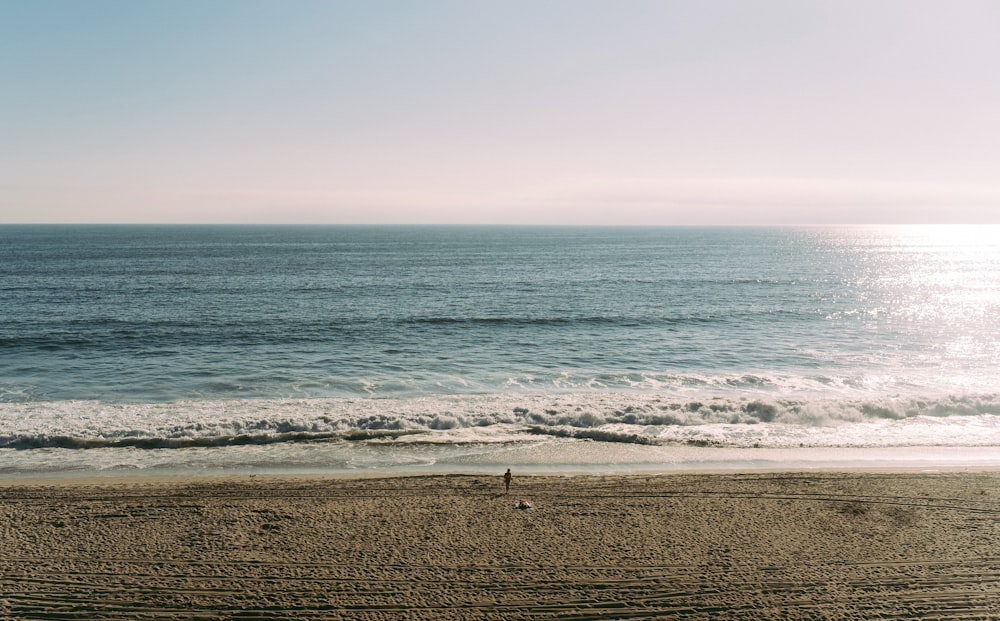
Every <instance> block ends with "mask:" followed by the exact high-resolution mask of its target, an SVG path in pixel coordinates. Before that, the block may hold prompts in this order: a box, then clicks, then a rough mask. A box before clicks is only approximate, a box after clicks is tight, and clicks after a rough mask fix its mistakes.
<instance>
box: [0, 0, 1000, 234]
mask: <svg viewBox="0 0 1000 621" xmlns="http://www.w3.org/2000/svg"><path fill="white" fill-rule="evenodd" d="M0 222H8V223H10V222H261V223H264V222H289V223H300V222H308V223H362V222H364V223H369V222H372V223H381V222H398V223H442V222H449V223H451V222H454V223H529V224H531V223H545V224H550V223H577V224H773V223H782V224H792V223H825V222H835V223H863V222H880V223H893V222H971V223H980V222H1000V2H998V1H997V0H984V1H974V0H969V1H966V0H935V1H924V0H898V1H880V0H857V1H852V0H829V1H818V0H817V1H809V0H787V1H782V0H769V1H753V0H739V1H735V0H734V1H713V0H690V1H688V0H677V1H671V0H649V1H644V0H603V1H589V0H562V1H560V0H550V1H546V0H495V1H486V0H455V1H444V0H420V1H403V0H385V1H380V0H357V1H355V2H346V1H345V2H339V1H332V0H331V1H323V2H310V1H304V0H294V1H288V0H273V1H255V0H162V1H159V2H154V1H151V0H65V1H58V0H23V1H22V0H0Z"/></svg>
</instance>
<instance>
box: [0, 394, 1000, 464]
mask: <svg viewBox="0 0 1000 621" xmlns="http://www.w3.org/2000/svg"><path fill="white" fill-rule="evenodd" d="M0 421H3V427H2V428H0V448H7V449H18V450H32V449H46V448H61V449H92V448H131V449H180V448H190V447H226V446H240V445H259V444H276V443H312V442H338V441H355V442H392V441H396V442H415V441H420V442H439V443H489V442H509V441H517V440H519V439H526V438H530V437H532V436H539V435H543V436H554V437H561V438H573V439H578V440H585V441H592V442H625V443H632V444H660V445H669V444H687V445H695V446H766V447H782V446H912V445H922V446H943V445H958V444H961V445H970V446H994V445H996V446H1000V394H977V395H941V396H934V397H932V396H894V397H888V396H884V397H879V398H856V399H851V398H829V397H827V398H811V399H810V398H774V397H771V398H767V397H762V396H760V395H757V394H754V395H749V396H745V397H734V396H727V397H720V396H708V395H706V396H704V397H703V398H698V399H691V398H688V399H682V398H677V395H670V396H664V395H656V394H648V393H638V394H636V393H627V392H622V393H615V392H601V393H596V392H595V393H576V394H574V393H570V394H555V395H523V394H507V393H503V394H492V395H451V396H435V397H420V398H410V399H387V398H385V399H361V398H358V399H354V398H325V399H260V400H253V399H249V400H240V401H179V402H168V403H138V404H136V403H103V402H99V401H56V402H33V403H24V402H19V403H0Z"/></svg>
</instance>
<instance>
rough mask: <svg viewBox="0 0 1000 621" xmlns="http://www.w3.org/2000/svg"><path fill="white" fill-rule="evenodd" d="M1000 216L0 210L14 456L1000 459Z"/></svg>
mask: <svg viewBox="0 0 1000 621" xmlns="http://www.w3.org/2000/svg"><path fill="white" fill-rule="evenodd" d="M998 367H1000V227H994V226H864V227H862V226H853V227H775V228H767V227H760V228H757V227H733V228H727V227H706V228H700V227H676V228H673V227H637V228H632V227H607V228H602V227H500V226H495V227H474V226H165V225H161V226H110V225H108V226H103V225H102V226H98V225H92V226H69V225H65V226H62V225H60V226H57V225H44V226H42V225H39V226H25V225H18V226H13V225H9V226H7V225H5V226H0V477H3V478H21V477H38V476H66V475H77V474H80V475H95V474H117V475H121V474H130V473H142V474H184V473H195V474H216V473H218V474H255V473H360V474H367V473H374V474H378V473H400V472H408V473H409V472H484V473H485V472H490V473H494V472H495V473H496V474H498V475H499V474H500V473H502V472H503V470H504V469H505V468H508V467H510V468H513V469H515V472H609V471H664V470H676V469H727V468H740V469H748V468H809V467H857V466H873V467H897V466H898V467H907V468H914V467H916V468H927V469H935V468H942V467H956V466H957V467H965V466H983V465H987V466H992V465H997V464H1000V382H998V379H997V369H998Z"/></svg>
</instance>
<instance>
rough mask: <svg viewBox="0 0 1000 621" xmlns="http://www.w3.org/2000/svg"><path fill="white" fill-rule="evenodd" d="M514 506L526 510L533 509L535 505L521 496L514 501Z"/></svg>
mask: <svg viewBox="0 0 1000 621" xmlns="http://www.w3.org/2000/svg"><path fill="white" fill-rule="evenodd" d="M514 508H515V509H521V510H524V511H527V510H528V509H534V508H535V506H534V505H533V504H531V503H530V502H528V501H527V500H525V499H524V498H522V499H521V500H518V501H517V502H516V503H514Z"/></svg>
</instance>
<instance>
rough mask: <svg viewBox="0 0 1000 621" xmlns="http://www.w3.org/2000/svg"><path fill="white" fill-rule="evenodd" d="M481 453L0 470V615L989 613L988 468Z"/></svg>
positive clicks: (992, 563)
mask: <svg viewBox="0 0 1000 621" xmlns="http://www.w3.org/2000/svg"><path fill="white" fill-rule="evenodd" d="M501 473H502V470H500V471H498V472H497V473H496V474H495V475H482V474H440V475H426V474H416V475H405V476H396V475H393V476H389V477H386V476H378V475H375V476H340V475H320V476H316V475H294V476H285V475H260V476H253V477H250V476H225V477H215V476H181V477H172V476H165V477H158V476H154V477H142V476H139V477H135V478H132V477H126V478H113V479H107V478H103V477H93V478H86V479H71V480H67V479H49V480H47V481H45V482H41V481H39V480H31V481H26V480H20V481H17V482H15V483H11V482H10V481H3V480H0V533H2V535H3V541H4V545H3V547H2V553H0V617H3V618H10V619H27V618H55V617H58V618H62V619H95V618H115V619H149V618H154V619H175V620H179V619H209V618H259V619H263V618H267V619H348V618H350V619H373V620H374V619H386V618H406V619H524V618H534V619H546V618H550V619H557V618H558V619H575V620H577V621H582V620H585V619H616V618H618V619H626V618H628V619H642V618H651V617H657V616H671V615H672V616H678V617H682V618H689V619H716V618H724V619H757V618H774V617H775V616H780V617H781V618H786V619H814V618H838V619H869V618H877V617H878V618H899V619H903V618H921V617H925V618H926V617H933V618H937V619H988V618H996V617H998V616H1000V555H997V553H996V546H995V542H996V541H997V540H998V538H1000V471H998V470H997V469H993V468H991V469H986V470H970V469H968V468H961V469H958V470H951V471H947V472H936V473H927V472H916V471H898V470H895V471H884V470H881V469H880V470H851V471H843V470H840V471H834V470H796V471H788V470H785V471H780V472H764V471H749V472H731V471H730V472H723V473H694V472H670V473H660V474H639V473H636V474H626V475H596V476H595V475H583V474H581V475H524V474H520V473H519V472H518V471H517V470H516V469H515V470H514V480H513V485H512V488H511V493H510V494H509V495H506V494H504V493H503V484H502V479H501V476H500V475H501ZM522 498H524V499H526V500H528V501H530V502H531V503H532V505H533V507H534V508H533V509H531V510H527V511H524V510H518V509H516V508H515V506H514V505H515V502H517V501H518V500H520V499H522Z"/></svg>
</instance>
